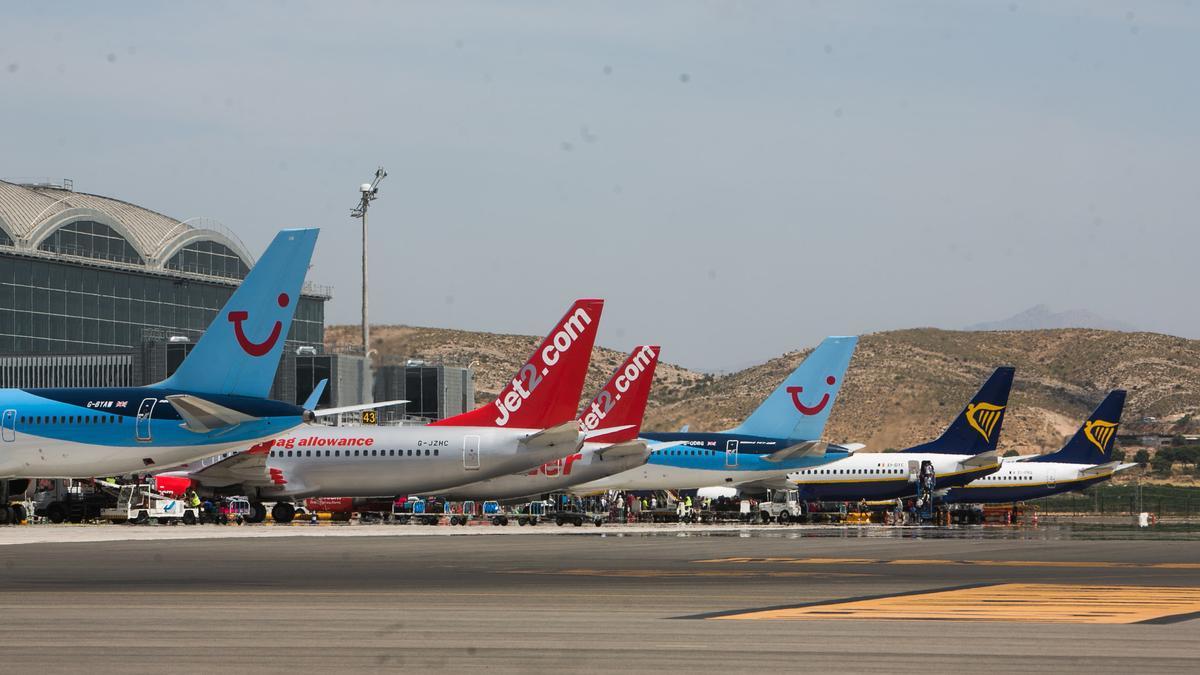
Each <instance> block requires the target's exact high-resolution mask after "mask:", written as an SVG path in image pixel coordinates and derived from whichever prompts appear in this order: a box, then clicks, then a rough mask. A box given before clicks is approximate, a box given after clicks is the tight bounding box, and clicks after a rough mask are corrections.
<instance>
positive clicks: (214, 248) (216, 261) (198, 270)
mask: <svg viewBox="0 0 1200 675" xmlns="http://www.w3.org/2000/svg"><path fill="white" fill-rule="evenodd" d="M166 266H167V269H172V270H180V271H182V272H191V273H193V274H206V275H209V276H214V277H228V278H230V279H245V278H246V275H247V274H249V273H250V268H249V267H246V263H244V262H242V259H241V257H239V256H238V254H237V253H234V252H233V251H232V250H231V249H230V248H229V247H228V246H226V245H225V244H221V243H218V242H215V241H197V242H193V243H191V244H188V245H187V246H184V247H183V248H181V249H179V252H178V253H176V254H175V255H173V256H171V259H170V260H168V261H167V265H166Z"/></svg>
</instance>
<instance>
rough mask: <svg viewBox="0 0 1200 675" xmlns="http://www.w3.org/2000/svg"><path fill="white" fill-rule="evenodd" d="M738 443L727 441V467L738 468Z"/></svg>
mask: <svg viewBox="0 0 1200 675" xmlns="http://www.w3.org/2000/svg"><path fill="white" fill-rule="evenodd" d="M737 460H738V442H737V441H725V466H726V467H730V466H737Z"/></svg>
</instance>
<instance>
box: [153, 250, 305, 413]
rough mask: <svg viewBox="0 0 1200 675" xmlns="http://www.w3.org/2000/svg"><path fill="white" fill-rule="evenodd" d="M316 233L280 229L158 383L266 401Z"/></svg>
mask: <svg viewBox="0 0 1200 675" xmlns="http://www.w3.org/2000/svg"><path fill="white" fill-rule="evenodd" d="M317 232H318V230H317V229H316V228H311V229H303V230H282V231H281V232H280V233H279V234H277V235H275V239H274V241H272V242H271V245H270V246H268V247H267V250H266V252H264V253H263V254H262V257H261V258H259V259H258V262H257V263H256V264H255V265H254V268H253V269H251V270H250V273H249V274H247V275H246V278H245V279H243V280H242V284H241V286H239V287H238V289H237V290H236V291H234V293H233V295H232V296H230V298H229V301H228V302H226V303H225V306H224V307H222V308H221V311H220V312H218V313H217V316H216V318H215V319H213V322H212V323H211V324H209V326H208V329H207V330H206V331H204V335H202V336H201V337H200V341H199V342H197V343H196V346H195V347H194V348H193V349H192V351H191V352H190V353H189V354H188V356H187V358H186V359H184V361H183V363H182V364H180V366H179V369H178V370H176V371H175V373H174V374H173V375H171V376H170V377H168V378H167V379H166V380H164V381H163V382H162V383H160V385H161V386H163V387H168V388H171V389H177V390H182V391H188V392H194V393H198V394H228V395H234V396H253V397H257V398H266V396H267V392H269V391H270V390H271V383H272V382H273V381H274V379H275V371H276V370H278V368H279V357H280V355H281V354H282V353H283V343H284V340H285V339H286V338H287V333H288V328H289V327H290V326H291V325H292V316H293V315H294V314H295V313H296V305H297V304H299V302H300V289H301V286H302V285H303V284H304V276H305V274H307V273H308V262H309V260H310V259H311V258H312V253H313V248H314V247H315V246H316V243H317Z"/></svg>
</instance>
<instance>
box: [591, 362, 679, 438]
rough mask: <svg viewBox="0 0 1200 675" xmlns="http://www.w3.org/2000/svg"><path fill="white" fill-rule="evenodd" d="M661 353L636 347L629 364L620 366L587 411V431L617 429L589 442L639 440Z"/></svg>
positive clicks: (625, 363)
mask: <svg viewBox="0 0 1200 675" xmlns="http://www.w3.org/2000/svg"><path fill="white" fill-rule="evenodd" d="M660 351H661V350H660V349H659V347H658V346H657V345H641V346H638V347H634V348H633V352H631V353H630V354H629V357H628V358H626V359H625V362H624V363H622V364H621V365H619V366H617V370H616V372H614V373H613V375H612V377H611V378H610V379H609V380H608V384H605V385H604V386H603V387H602V388H601V389H600V393H598V394H596V398H595V399H593V400H592V404H591V406H590V407H587V408H584V409H583V412H582V413H581V425H582V427H583V430H584V431H589V432H591V431H596V430H597V429H614V431H612V432H611V433H607V434H602V435H599V436H591V437H590V438H588V442H589V443H621V442H624V441H631V440H633V439H635V438H637V437H638V434H639V433H640V432H641V430H642V418H643V417H644V416H645V414H646V402H647V401H649V400H650V385H651V384H653V383H654V368H655V366H657V365H658V354H659V352H660ZM620 427H626V428H620Z"/></svg>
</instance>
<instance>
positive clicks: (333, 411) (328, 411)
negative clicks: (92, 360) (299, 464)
mask: <svg viewBox="0 0 1200 675" xmlns="http://www.w3.org/2000/svg"><path fill="white" fill-rule="evenodd" d="M168 398H170V397H168ZM403 403H408V401H378V402H376V403H363V404H360V405H344V406H342V407H340V408H322V409H321V410H310V411H309V414H311V415H312V416H313V417H325V416H326V415H340V414H342V413H350V412H358V411H360V410H374V409H376V408H387V407H388V406H393V405H401V404H403Z"/></svg>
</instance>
